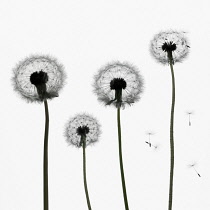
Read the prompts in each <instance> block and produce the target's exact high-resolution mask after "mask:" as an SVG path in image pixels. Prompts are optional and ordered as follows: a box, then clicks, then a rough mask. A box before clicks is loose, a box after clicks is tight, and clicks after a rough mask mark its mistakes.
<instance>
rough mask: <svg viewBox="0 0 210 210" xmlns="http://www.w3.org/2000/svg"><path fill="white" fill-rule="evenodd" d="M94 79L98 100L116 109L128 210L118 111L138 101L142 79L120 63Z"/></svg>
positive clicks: (109, 67)
mask: <svg viewBox="0 0 210 210" xmlns="http://www.w3.org/2000/svg"><path fill="white" fill-rule="evenodd" d="M94 79H95V80H94V85H93V86H94V92H95V93H96V95H97V96H98V100H99V101H101V102H103V103H104V104H105V105H113V106H114V107H116V108H117V125H118V142H119V162H120V172H121V182H122V190H123V197H124V204H125V209H126V210H129V206H128V199H127V192H126V185H125V177H124V169H123V159H122V141H121V122H120V109H121V108H124V107H125V106H126V105H131V104H133V103H135V102H136V101H138V100H139V98H140V93H142V91H143V79H142V77H141V76H140V74H139V73H138V70H137V68H136V67H134V66H133V65H131V64H128V63H120V62H113V63H110V64H108V65H106V66H105V67H103V68H101V69H100V70H99V72H98V74H97V75H96V76H95V77H94Z"/></svg>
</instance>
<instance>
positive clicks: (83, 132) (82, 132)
mask: <svg viewBox="0 0 210 210" xmlns="http://www.w3.org/2000/svg"><path fill="white" fill-rule="evenodd" d="M89 130H90V129H89V128H88V127H87V126H79V127H78V128H77V134H78V135H80V136H86V134H88V133H89Z"/></svg>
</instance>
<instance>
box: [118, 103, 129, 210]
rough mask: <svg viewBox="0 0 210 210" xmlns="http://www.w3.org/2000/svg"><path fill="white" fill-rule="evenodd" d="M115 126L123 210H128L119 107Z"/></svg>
mask: <svg viewBox="0 0 210 210" xmlns="http://www.w3.org/2000/svg"><path fill="white" fill-rule="evenodd" d="M117 125H118V140H119V160H120V173H121V180H122V189H123V197H124V203H125V209H126V210H129V207H128V199H127V193H126V186H125V177H124V169H123V159H122V142H121V125H120V107H118V108H117Z"/></svg>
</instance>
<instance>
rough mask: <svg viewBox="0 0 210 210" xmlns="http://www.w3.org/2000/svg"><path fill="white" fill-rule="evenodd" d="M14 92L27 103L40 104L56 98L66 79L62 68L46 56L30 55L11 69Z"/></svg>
mask: <svg viewBox="0 0 210 210" xmlns="http://www.w3.org/2000/svg"><path fill="white" fill-rule="evenodd" d="M13 72H14V76H13V78H12V81H13V86H14V90H15V91H17V92H18V93H19V94H20V95H21V96H22V98H23V99H26V100H27V102H42V101H43V100H44V99H52V98H54V97H58V92H59V91H60V90H61V89H62V87H63V86H64V81H65V78H66V75H65V72H64V68H63V66H62V65H61V64H59V63H58V61H57V60H56V59H55V58H53V57H51V56H48V55H32V56H30V57H27V58H25V59H24V60H22V61H20V62H19V63H18V64H17V65H16V67H15V68H14V69H13Z"/></svg>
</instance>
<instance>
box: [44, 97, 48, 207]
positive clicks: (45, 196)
mask: <svg viewBox="0 0 210 210" xmlns="http://www.w3.org/2000/svg"><path fill="white" fill-rule="evenodd" d="M44 108H45V133H44V162H43V169H44V170H43V188H44V210H48V209H49V198H48V133H49V111H48V104H47V100H46V99H45V100H44Z"/></svg>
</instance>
